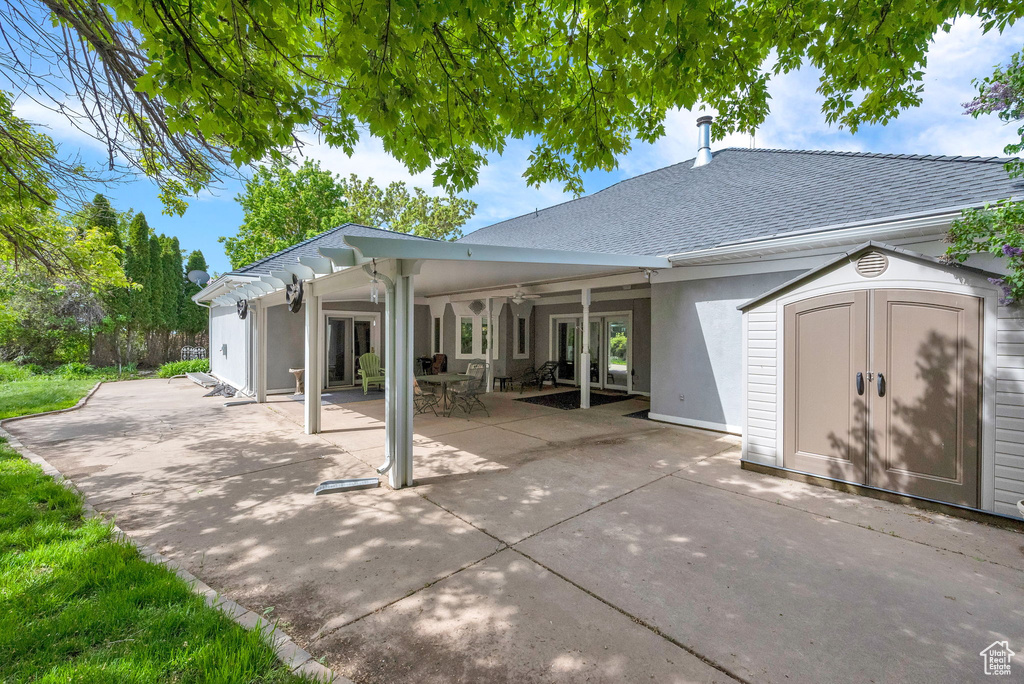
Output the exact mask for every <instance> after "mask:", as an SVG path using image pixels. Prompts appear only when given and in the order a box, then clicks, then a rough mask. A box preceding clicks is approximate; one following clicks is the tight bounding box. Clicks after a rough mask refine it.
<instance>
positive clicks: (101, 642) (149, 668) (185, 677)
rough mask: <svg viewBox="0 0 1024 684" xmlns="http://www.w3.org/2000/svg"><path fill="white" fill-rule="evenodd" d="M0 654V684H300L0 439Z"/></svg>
mask: <svg viewBox="0 0 1024 684" xmlns="http://www.w3.org/2000/svg"><path fill="white" fill-rule="evenodd" d="M88 382H89V383H90V384H91V382H92V381H88ZM0 654H2V655H0V682H54V683H56V682H140V683H141V682H147V683H149V682H300V681H303V680H301V679H300V678H298V677H295V676H293V675H291V674H289V672H288V671H287V670H286V669H285V668H284V667H283V666H282V665H281V664H280V663H279V662H278V661H277V659H276V657H275V655H274V652H273V651H272V650H271V649H270V648H269V647H267V646H266V645H264V644H263V642H262V641H261V640H260V637H259V635H258V634H257V633H255V632H247V631H246V630H244V629H242V628H241V627H239V626H238V625H236V624H235V623H234V622H232V621H231V620H229V619H228V618H227V617H225V616H224V615H223V614H221V613H220V612H219V611H217V610H214V609H212V608H208V607H207V606H206V604H205V603H204V601H203V599H202V598H201V597H200V596H197V595H195V594H193V593H192V592H191V591H190V590H189V588H188V586H187V585H186V584H185V582H183V581H182V580H181V579H179V578H178V577H177V576H176V575H175V574H174V573H172V572H171V571H169V570H167V569H165V568H163V567H160V566H156V565H152V564H150V563H147V562H146V561H144V560H142V558H141V557H140V556H139V554H138V552H137V551H136V550H135V548H134V547H133V546H131V545H130V544H127V543H125V542H118V541H115V540H114V539H113V538H112V535H111V530H110V528H109V527H108V526H106V525H104V524H103V523H101V522H99V521H98V520H97V519H93V520H89V521H85V520H83V519H82V501H81V499H80V498H79V497H78V496H77V495H76V494H74V493H72V492H71V491H69V490H67V489H65V488H64V487H62V486H61V485H59V484H57V483H56V482H54V481H53V480H52V479H50V478H49V477H46V476H45V475H43V473H42V470H41V469H40V468H39V467H38V466H35V465H33V464H31V463H29V462H28V461H25V460H23V459H22V458H20V457H19V456H18V454H17V453H15V452H14V451H13V450H11V449H10V447H8V446H7V445H6V443H4V442H3V440H0Z"/></svg>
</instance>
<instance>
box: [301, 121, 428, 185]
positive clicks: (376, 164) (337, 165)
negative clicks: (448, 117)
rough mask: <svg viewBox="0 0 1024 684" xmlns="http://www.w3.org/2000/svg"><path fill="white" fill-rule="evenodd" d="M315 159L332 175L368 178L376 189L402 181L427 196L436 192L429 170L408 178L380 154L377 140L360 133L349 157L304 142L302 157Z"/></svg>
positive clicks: (404, 170) (322, 145)
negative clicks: (377, 186)
mask: <svg viewBox="0 0 1024 684" xmlns="http://www.w3.org/2000/svg"><path fill="white" fill-rule="evenodd" d="M303 157H308V158H310V159H315V160H317V161H319V162H320V165H321V166H322V167H323V168H325V169H327V170H329V171H332V172H334V173H336V174H339V175H342V176H348V175H349V174H352V173H354V174H356V175H357V176H359V177H360V178H364V179H365V178H370V177H372V178H373V179H374V181H376V183H377V184H378V185H389V184H391V183H392V182H394V181H405V182H406V183H408V184H409V185H416V186H419V187H421V188H423V189H424V190H427V191H428V192H431V193H433V194H437V193H439V192H440V190H436V189H433V185H434V178H433V176H432V175H431V171H430V169H428V170H426V171H422V172H420V173H417V174H412V173H410V172H409V169H407V168H406V167H405V165H404V164H402V163H401V162H399V161H398V160H397V159H395V158H394V157H392V156H391V155H390V154H388V153H387V152H386V151H385V150H384V143H383V142H381V140H380V139H379V138H375V137H373V136H371V135H370V134H369V133H365V132H364V133H363V134H362V136H361V137H360V139H359V142H358V143H356V146H355V149H354V150H353V153H352V156H349V155H347V154H345V152H344V150H341V149H339V148H332V147H330V146H328V145H327V144H326V143H324V142H322V141H320V140H317V139H314V138H307V139H305V140H304V141H303V147H302V156H301V157H300V159H301V158H303Z"/></svg>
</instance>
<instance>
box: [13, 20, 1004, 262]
mask: <svg viewBox="0 0 1024 684" xmlns="http://www.w3.org/2000/svg"><path fill="white" fill-rule="evenodd" d="M1022 47H1024V25H1022V26H1017V27H1013V28H1011V29H1009V30H1007V31H1006V32H1005V33H1003V34H1002V35H996V34H989V35H985V36H983V35H982V34H981V31H980V29H979V27H978V23H977V22H976V21H974V20H973V19H965V20H962V21H960V22H958V23H957V24H956V25H955V26H954V28H953V30H952V31H951V32H950V33H949V34H939V35H938V36H937V37H936V40H935V43H934V46H933V48H932V50H931V51H930V56H929V64H928V69H927V71H926V77H925V88H924V94H923V95H924V103H923V105H922V106H921V107H919V108H917V109H914V110H910V111H907V112H904V113H903V114H902V115H901V116H900V118H899V119H898V120H897V121H895V122H892V123H890V124H889V125H888V126H871V127H865V128H863V129H861V130H860V131H859V132H858V133H857V135H850V134H849V132H847V131H844V130H839V129H837V128H833V127H829V126H828V125H826V124H825V120H824V117H823V115H822V114H821V97H820V96H818V95H817V93H815V88H816V86H817V74H816V73H815V72H814V71H813V70H810V69H804V70H802V71H800V72H797V73H794V74H790V75H787V76H784V77H781V78H778V79H776V80H775V81H774V82H773V84H772V87H771V95H772V101H771V108H772V114H771V115H770V116H769V118H768V120H767V121H766V122H765V123H764V125H763V126H762V127H761V128H760V129H759V130H758V131H757V133H756V136H755V138H754V140H753V141H751V138H750V136H747V135H734V136H729V137H728V138H726V139H725V140H722V141H719V142H716V143H714V144H713V148H714V149H719V148H722V147H730V146H741V147H749V146H751V144H752V142H753V144H754V145H755V146H756V147H759V148H786V149H817V150H848V151H863V152H898V153H921V154H950V155H953V154H959V155H970V156H974V155H981V156H991V155H1001V154H1002V149H1003V147H1004V146H1005V145H1006V144H1007V143H1009V142H1011V141H1013V140H1014V139H1015V130H1014V129H1013V128H1010V127H1006V126H1004V125H1002V124H1001V123H1000V122H999V121H998V120H997V119H996V118H995V117H985V118H982V119H980V120H975V119H972V118H970V117H965V116H963V115H962V114H961V113H960V112H961V108H960V103H961V102H964V101H967V100H969V99H971V98H972V97H973V94H974V89H973V88H972V87H971V79H972V78H976V77H980V76H984V75H986V74H987V73H989V72H990V71H991V69H992V67H993V66H994V65H996V64H999V63H1003V62H1005V61H1006V60H1007V58H1008V57H1009V56H1010V55H1011V54H1012V53H1014V52H1016V51H1018V50H1020V49H1021V48H1022ZM16 110H17V111H18V113H19V114H21V115H22V116H23V117H25V118H26V119H28V120H30V121H33V122H38V123H40V124H42V125H44V126H46V127H47V128H48V129H49V130H48V133H49V134H50V135H51V136H53V138H54V139H55V140H56V141H57V142H58V143H60V144H61V146H62V149H63V150H64V151H65V153H69V154H79V155H81V157H82V158H83V159H84V160H86V161H96V162H100V161H102V159H103V149H102V147H101V146H100V144H99V143H97V142H95V141H93V140H91V139H89V138H88V137H87V136H84V135H83V134H81V133H78V132H77V131H74V130H73V129H71V128H70V127H69V126H68V125H67V124H66V122H63V120H62V119H60V118H59V117H57V116H55V115H54V114H52V113H51V112H48V111H46V110H42V109H40V108H39V107H38V106H37V105H35V104H34V103H32V102H30V101H27V100H19V101H18V102H17V103H16ZM698 115H699V113H698V112H688V111H675V112H672V113H670V115H669V118H668V121H667V123H666V129H667V135H666V136H665V137H664V138H662V139H661V140H659V141H658V142H657V143H655V144H652V145H648V144H637V145H636V146H635V147H634V149H633V150H632V151H631V152H630V153H629V154H628V155H626V156H625V157H623V158H622V159H620V161H619V168H618V169H616V170H615V171H612V172H609V173H604V172H593V173H590V174H587V176H586V177H585V184H586V190H587V192H588V193H591V192H595V191H597V190H600V189H602V188H604V187H607V186H608V185H611V184H612V183H615V182H618V181H620V180H623V179H625V178H630V177H632V176H635V175H637V174H640V173H644V172H647V171H650V170H653V169H657V168H661V167H663V166H668V165H670V164H674V163H677V162H680V161H685V160H687V159H691V158H692V157H693V156H694V154H695V152H696V140H697V131H696V127H695V121H696V118H697V116H698ZM529 147H530V146H529V144H528V143H526V142H513V143H511V144H510V145H509V146H508V147H507V149H506V151H505V154H504V155H502V156H500V157H494V158H492V159H491V160H490V164H489V165H488V166H487V167H486V168H485V169H484V170H483V172H482V173H481V176H480V183H479V184H478V185H477V186H476V187H475V188H474V189H473V190H471V191H469V192H467V193H464V195H465V196H466V197H469V198H470V199H472V200H474V201H475V202H476V203H477V204H478V205H479V206H478V208H477V213H476V216H474V218H473V219H472V220H471V221H470V223H469V224H468V225H467V226H466V228H465V229H464V230H465V232H469V231H472V230H474V229H476V228H480V227H482V226H486V225H489V224H491V223H494V222H496V221H500V220H503V219H506V218H511V217H514V216H518V215H521V214H524V213H526V212H529V211H533V210H534V209H536V208H539V207H540V208H542V207H546V206H550V205H552V204H555V203H557V202H561V201H564V200H566V199H569V198H570V197H569V196H568V195H566V194H565V193H563V192H562V191H561V188H560V187H559V186H558V185H555V184H546V185H543V186H541V187H540V188H532V187H529V186H527V184H526V182H525V181H524V180H523V178H522V175H521V174H522V173H523V171H524V170H525V168H526V159H527V156H528V154H529ZM305 154H306V156H308V157H311V158H313V159H318V160H320V162H321V164H322V165H323V166H324V167H326V168H328V169H330V170H332V171H334V172H336V173H340V174H344V175H347V174H349V173H356V174H358V175H359V176H361V177H364V178H365V177H367V176H370V177H373V178H374V179H375V180H376V181H377V182H378V183H381V184H386V183H388V182H391V181H393V180H404V181H406V182H409V183H412V184H415V185H420V186H421V187H424V188H428V189H430V188H431V178H430V175H429V172H427V173H423V174H419V175H417V176H411V175H410V174H409V173H408V172H407V171H406V169H405V168H404V167H403V166H402V165H401V164H399V163H398V162H396V161H395V160H394V159H392V158H391V157H390V156H389V155H387V153H385V152H384V150H383V148H382V147H381V145H380V144H379V142H377V141H376V140H373V139H365V140H363V141H361V142H360V144H359V145H358V146H357V149H356V152H355V154H354V155H353V156H352V157H348V156H346V155H345V154H344V153H343V152H341V151H340V150H333V149H330V148H328V147H326V146H324V145H319V144H315V143H313V144H310V145H308V146H307V148H306V150H305ZM240 188H241V185H240V183H237V182H231V183H227V184H225V185H224V186H223V187H220V188H214V189H211V190H210V191H209V192H206V193H203V195H202V196H201V197H199V198H196V199H193V200H191V202H190V206H189V209H188V211H187V212H186V214H185V216H184V217H170V216H164V215H162V214H161V205H160V202H159V200H158V199H157V193H156V190H155V187H154V186H153V185H152V183H150V182H148V181H146V180H137V181H133V182H128V183H122V184H119V185H117V186H114V187H111V188H108V189H107V190H105V191H104V192H105V194H106V195H107V196H108V197H110V198H111V200H112V202H113V203H114V205H115V206H116V207H117V208H119V209H128V208H129V207H131V208H134V209H136V210H137V211H142V212H145V214H146V217H147V219H148V220H149V223H150V225H151V226H152V227H153V228H154V229H155V230H156V231H157V232H163V233H167V234H169V235H177V236H178V237H179V238H180V240H181V245H182V248H183V249H186V250H192V249H201V250H202V251H203V253H204V254H205V255H206V258H207V261H208V262H209V263H210V267H211V269H212V270H213V271H216V272H223V271H226V270H228V269H229V263H228V261H227V258H226V257H225V255H224V252H223V250H222V248H221V245H220V244H219V243H218V242H217V238H218V237H219V236H222V235H233V234H234V233H235V232H236V230H237V229H238V226H239V225H240V224H241V222H242V212H241V210H240V208H239V207H238V204H237V203H236V202H235V200H234V198H235V196H236V195H237V194H238V192H239V190H240ZM431 191H432V192H433V191H434V190H431Z"/></svg>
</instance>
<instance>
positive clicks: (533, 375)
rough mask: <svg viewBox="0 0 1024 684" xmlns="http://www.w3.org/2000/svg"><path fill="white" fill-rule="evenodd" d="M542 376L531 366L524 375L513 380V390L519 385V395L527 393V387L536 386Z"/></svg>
mask: <svg viewBox="0 0 1024 684" xmlns="http://www.w3.org/2000/svg"><path fill="white" fill-rule="evenodd" d="M539 378H540V376H538V375H537V369H536V368H534V367H533V366H530V367H529V368H527V369H526V370H524V371H523V372H522V373H520V374H519V375H517V376H516V377H515V378H513V380H512V389H515V387H516V385H519V393H520V394H522V393H523V392H525V391H526V386H527V385H536V384H537V382H538V381H539Z"/></svg>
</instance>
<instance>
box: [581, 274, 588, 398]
mask: <svg viewBox="0 0 1024 684" xmlns="http://www.w3.org/2000/svg"><path fill="white" fill-rule="evenodd" d="M581 300H582V303H583V339H582V340H580V408H585V409H588V408H590V288H589V287H585V288H583V290H582V294H581Z"/></svg>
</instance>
